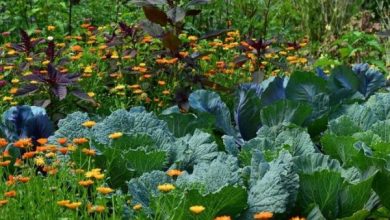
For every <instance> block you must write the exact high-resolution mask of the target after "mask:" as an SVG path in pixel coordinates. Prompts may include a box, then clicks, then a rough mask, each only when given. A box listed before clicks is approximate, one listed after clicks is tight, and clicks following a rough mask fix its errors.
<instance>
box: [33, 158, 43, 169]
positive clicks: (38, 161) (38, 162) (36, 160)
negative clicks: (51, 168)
mask: <svg viewBox="0 0 390 220" xmlns="http://www.w3.org/2000/svg"><path fill="white" fill-rule="evenodd" d="M34 163H35V165H37V166H39V167H42V166H44V165H45V164H46V162H45V158H44V157H42V156H39V157H36V158H34Z"/></svg>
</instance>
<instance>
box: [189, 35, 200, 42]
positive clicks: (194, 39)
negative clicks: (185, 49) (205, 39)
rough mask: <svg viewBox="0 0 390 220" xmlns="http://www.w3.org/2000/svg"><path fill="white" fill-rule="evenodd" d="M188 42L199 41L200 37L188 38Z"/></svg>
mask: <svg viewBox="0 0 390 220" xmlns="http://www.w3.org/2000/svg"><path fill="white" fill-rule="evenodd" d="M188 40H190V41H197V40H198V37H197V36H193V35H191V36H188Z"/></svg>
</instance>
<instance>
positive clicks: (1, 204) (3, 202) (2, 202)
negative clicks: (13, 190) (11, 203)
mask: <svg viewBox="0 0 390 220" xmlns="http://www.w3.org/2000/svg"><path fill="white" fill-rule="evenodd" d="M7 203H8V200H7V199H3V200H0V207H2V206H4V205H5V204H7Z"/></svg>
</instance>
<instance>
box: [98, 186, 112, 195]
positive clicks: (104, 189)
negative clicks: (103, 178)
mask: <svg viewBox="0 0 390 220" xmlns="http://www.w3.org/2000/svg"><path fill="white" fill-rule="evenodd" d="M96 190H97V191H98V192H100V193H101V194H104V195H106V194H109V193H112V192H114V190H113V189H111V188H110V187H104V186H101V187H98V188H96Z"/></svg>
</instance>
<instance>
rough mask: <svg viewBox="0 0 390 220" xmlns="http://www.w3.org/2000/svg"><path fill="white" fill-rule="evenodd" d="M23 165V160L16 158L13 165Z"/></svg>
mask: <svg viewBox="0 0 390 220" xmlns="http://www.w3.org/2000/svg"><path fill="white" fill-rule="evenodd" d="M22 165H23V160H21V159H19V158H16V161H15V163H14V166H15V167H21V166H22Z"/></svg>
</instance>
